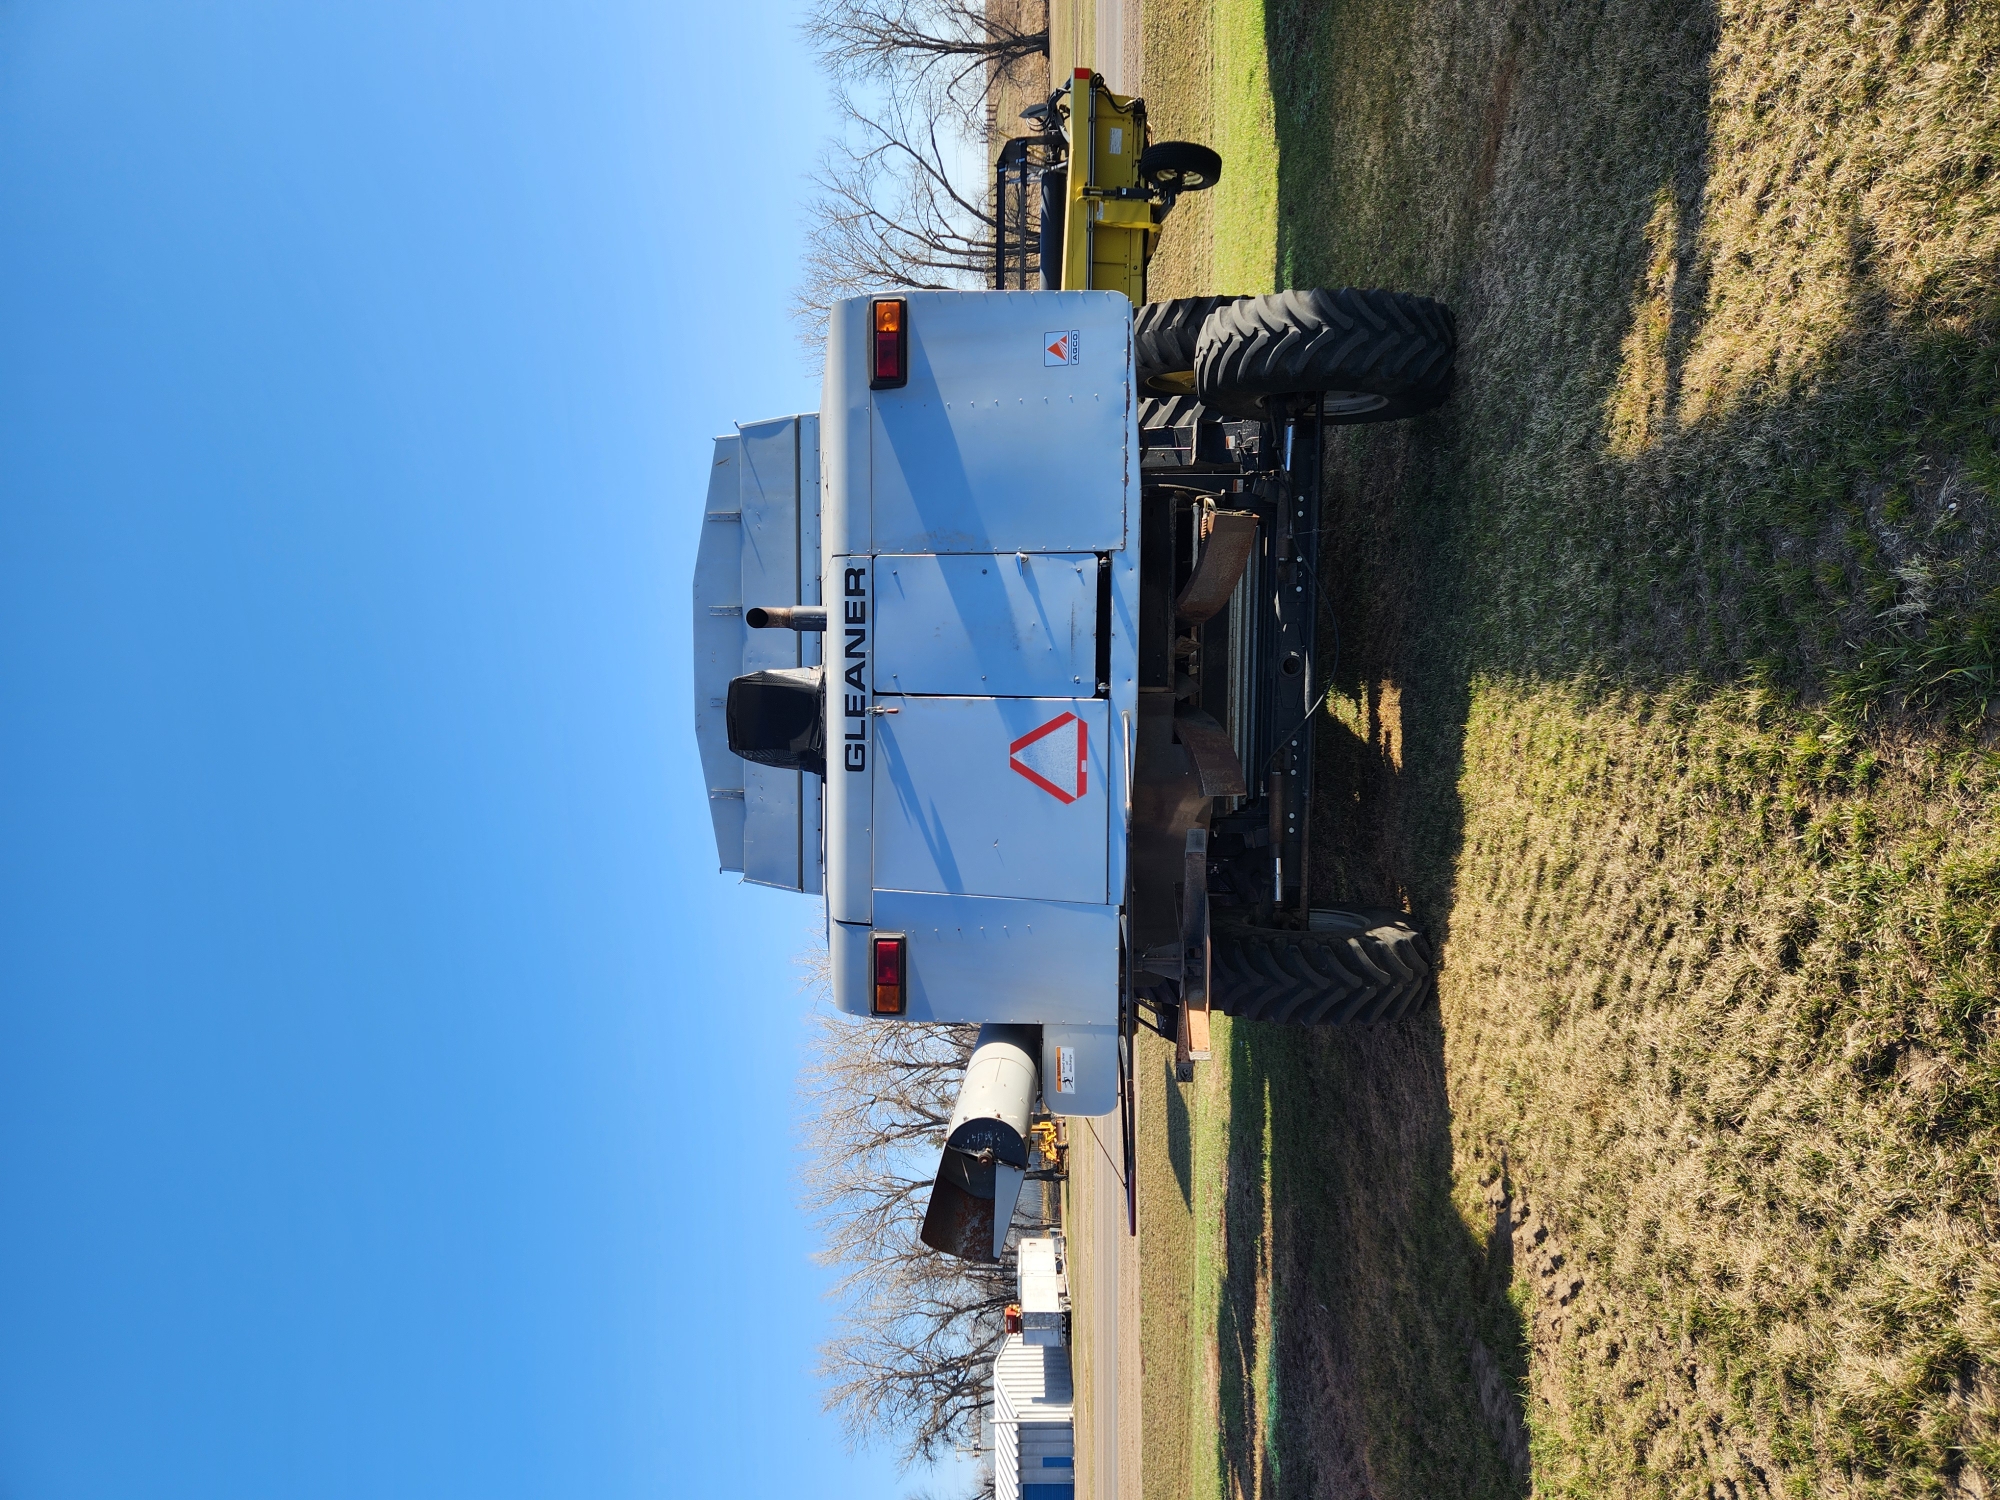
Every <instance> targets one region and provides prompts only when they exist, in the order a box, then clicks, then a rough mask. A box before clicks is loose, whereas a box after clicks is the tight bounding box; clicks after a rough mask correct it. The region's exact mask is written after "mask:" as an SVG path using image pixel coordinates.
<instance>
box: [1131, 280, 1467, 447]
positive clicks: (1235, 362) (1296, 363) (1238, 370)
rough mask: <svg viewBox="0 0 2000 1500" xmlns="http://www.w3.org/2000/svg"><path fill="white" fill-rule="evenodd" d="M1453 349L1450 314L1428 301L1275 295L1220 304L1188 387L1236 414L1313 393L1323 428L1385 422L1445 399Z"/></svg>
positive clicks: (1379, 295)
mask: <svg viewBox="0 0 2000 1500" xmlns="http://www.w3.org/2000/svg"><path fill="white" fill-rule="evenodd" d="M1165 305H1169V306H1171V305H1172V304H1165ZM1457 353H1458V325H1457V323H1456V321H1455V320H1454V319H1453V318H1452V315H1451V309H1450V308H1448V307H1446V306H1445V305H1444V304H1443V303H1441V302H1433V301H1432V300H1431V299H1430V298H1428V297H1417V296H1412V295H1411V294H1409V293H1407V292H1383V291H1372V290H1358V289H1356V288H1353V287H1343V288H1341V289H1340V290H1338V291H1326V290H1323V289H1316V290H1311V291H1292V292H1274V293H1272V294H1271V295H1270V296H1268V297H1245V298H1242V299H1240V300H1239V301H1236V302H1233V303H1231V304H1230V305H1228V306H1226V307H1222V308H1218V309H1216V311H1215V313H1214V315H1213V316H1211V317H1209V318H1208V319H1207V320H1206V321H1205V322H1204V323H1203V325H1202V328H1201V333H1200V337H1199V339H1198V340H1197V347H1196V349H1195V362H1194V376H1195V379H1194V388H1195V393H1196V394H1197V395H1199V396H1200V397H1201V399H1202V400H1203V401H1204V402H1205V403H1207V404H1208V405H1210V406H1213V407H1216V408H1218V409H1219V410H1222V411H1227V412H1232V413H1235V414H1236V415H1239V416H1246V417H1247V416H1262V415H1265V414H1267V413H1268V412H1270V411H1272V410H1274V409H1279V408H1282V407H1284V406H1286V405H1294V404H1299V403H1301V402H1305V401H1310V400H1311V399H1312V398H1314V397H1317V398H1319V403H1320V409H1321V412H1322V415H1323V416H1324V418H1325V420H1327V421H1329V422H1338V423H1353V422H1392V421H1395V420H1397V419H1398V418H1400V417H1407V416H1414V415H1416V414H1417V413H1418V412H1421V411H1428V410H1430V409H1431V408H1432V407H1434V406H1437V405H1438V404H1439V403H1440V402H1442V401H1443V400H1444V399H1445V397H1446V396H1447V395H1448V394H1449V393H1450V391H1451V379H1452V366H1453V362H1454V360H1455V359H1456V357H1457Z"/></svg>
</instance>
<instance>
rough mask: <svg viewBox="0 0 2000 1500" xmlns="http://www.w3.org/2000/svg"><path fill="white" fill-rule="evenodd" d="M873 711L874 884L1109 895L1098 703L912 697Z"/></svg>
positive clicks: (1095, 898) (1104, 745) (1106, 781)
mask: <svg viewBox="0 0 2000 1500" xmlns="http://www.w3.org/2000/svg"><path fill="white" fill-rule="evenodd" d="M881 706H882V707H893V708H894V709H895V712H893V713H883V714H880V715H879V716H878V717H877V718H876V724H877V725H878V726H879V738H878V740H877V749H876V759H875V773H874V774H875V886H876V889H878V890H899V891H932V892H938V893H941V894H945V895H965V896H1020V897H1027V898H1033V899H1040V900H1044V901H1075V902H1091V903H1099V904H1101V903H1102V902H1104V901H1105V899H1106V895H1105V889H1106V886H1105V871H1106V864H1107V859H1106V840H1107V839H1108V837H1109V832H1110V823H1109V808H1110V796H1109V793H1110V778H1109V777H1108V776H1107V775H1106V769H1107V764H1106V760H1105V757H1106V755H1107V753H1108V751H1109V748H1110V746H1109V739H1108V736H1107V733H1106V723H1107V718H1108V712H1107V705H1106V704H1105V702H1104V701H1103V700H1102V699H1084V700H1079V699H1070V700H1067V701H1066V700H1063V699H1060V698H915V697H906V698H902V699H899V700H896V701H895V702H894V703H892V704H884V705H881Z"/></svg>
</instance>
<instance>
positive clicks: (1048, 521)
mask: <svg viewBox="0 0 2000 1500" xmlns="http://www.w3.org/2000/svg"><path fill="white" fill-rule="evenodd" d="M909 319H910V332H909V339H910V379H909V384H908V385H906V386H903V387H902V388H901V389H898V390H887V391H876V392H874V393H873V397H874V399H873V401H872V403H871V406H872V414H871V418H870V442H871V458H870V464H871V476H870V484H871V489H872V509H873V533H874V546H875V550H876V551H877V552H878V553H885V552H909V553H920V552H985V553H993V552H1010V553H1011V552H1016V551H1025V552H1106V551H1111V550H1114V549H1116V548H1118V547H1121V546H1123V545H1124V540H1125V495H1126V487H1127V476H1128V473H1129V471H1130V466H1131V465H1132V463H1133V462H1134V456H1133V455H1132V453H1131V452H1130V451H1129V450H1128V442H1129V440H1130V437H1131V434H1132V432H1133V430H1134V427H1133V416H1132V413H1133V405H1132V304H1131V303H1130V302H1129V301H1127V300H1126V299H1125V298H1124V297H1123V296H1121V295H1120V294H1118V293H1116V292H977V293H975V292H931V293H911V294H910V297H909Z"/></svg>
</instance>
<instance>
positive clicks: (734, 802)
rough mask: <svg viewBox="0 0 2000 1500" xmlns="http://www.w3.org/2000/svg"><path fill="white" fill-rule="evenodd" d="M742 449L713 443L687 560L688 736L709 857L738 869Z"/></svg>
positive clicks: (723, 441)
mask: <svg viewBox="0 0 2000 1500" xmlns="http://www.w3.org/2000/svg"><path fill="white" fill-rule="evenodd" d="M741 457H742V455H741V451H740V448H739V444H738V439H737V437H736V435H735V434H734V433H731V434H730V435H729V436H728V437H719V438H717V439H716V440H715V451H714V454H713V456H712V458H711V460H710V464H709V470H708V492H707V494H706V496H705V497H704V508H703V514H702V522H701V540H700V542H699V543H698V544H697V545H696V549H695V560H694V738H695V745H696V747H697V748H698V749H699V750H700V752H701V771H702V781H703V782H704V783H705V784H706V785H705V787H704V790H705V791H706V793H707V795H708V811H709V817H710V818H711V819H712V820H713V822H714V824H715V858H716V863H717V864H718V865H719V866H720V867H721V868H722V869H724V870H741V869H742V868H743V780H744V777H743V771H744V765H743V762H742V761H741V760H739V759H737V758H736V757H735V756H734V755H732V754H731V753H730V751H729V732H728V728H727V725H726V723H725V714H726V710H727V707H728V702H729V681H730V679H731V678H732V677H735V676H736V675H737V674H738V673H739V672H741V671H742V670H743V633H744V632H743V591H742V572H743V568H742V559H743V518H742V510H741V508H740V506H739V505H738V503H737V493H736V490H737V485H736V475H737V470H738V469H739V467H740V466H741Z"/></svg>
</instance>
